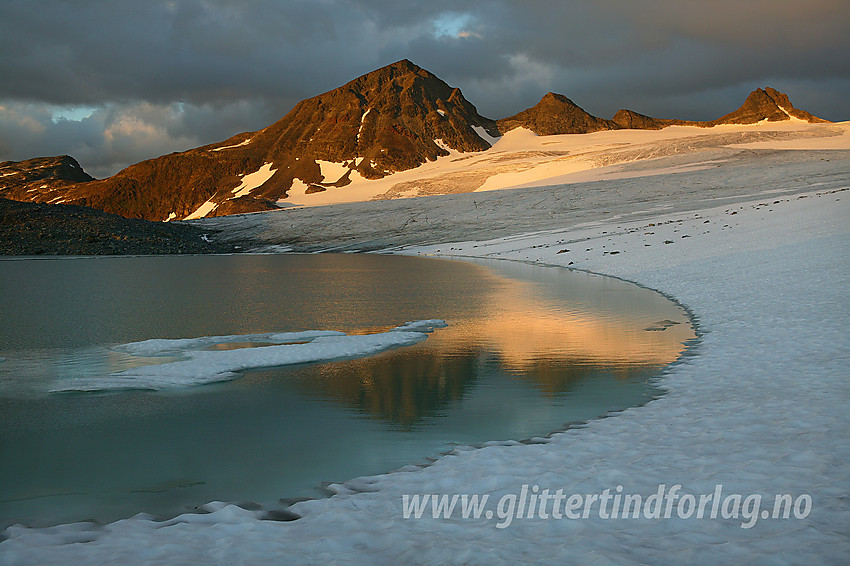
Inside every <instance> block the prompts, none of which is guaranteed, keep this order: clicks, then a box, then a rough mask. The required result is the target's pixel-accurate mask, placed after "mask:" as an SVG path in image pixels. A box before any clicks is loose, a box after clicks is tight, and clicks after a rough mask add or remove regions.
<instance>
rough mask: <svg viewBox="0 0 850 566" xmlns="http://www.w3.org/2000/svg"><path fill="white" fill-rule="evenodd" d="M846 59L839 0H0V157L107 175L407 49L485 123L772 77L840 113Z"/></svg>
mask: <svg viewBox="0 0 850 566" xmlns="http://www.w3.org/2000/svg"><path fill="white" fill-rule="evenodd" d="M848 52H850V4H848V3H847V2H846V0H813V1H809V2H806V3H801V2H799V1H794V2H791V1H786V0H736V1H732V0H710V1H705V2H699V1H682V0H647V1H644V2H634V1H631V0H628V1H626V0H620V1H617V0H593V1H591V0H583V1H559V0H558V1H556V0H551V1H543V0H537V1H524V2H518V1H517V2H511V1H506V0H501V1H500V0H489V1H487V2H472V1H463V0H455V1H443V0H431V1H428V2H399V1H398V0H392V1H390V0H309V1H307V0H302V1H277V0H248V1H241V2H235V1H232V2H225V1H221V0H184V1H181V0H173V1H162V0H147V1H144V2H140V1H117V0H74V1H70V0H66V1H59V0H41V1H38V2H34V1H21V0H0V159H23V158H26V157H32V156H35V155H46V154H57V153H71V154H73V155H75V156H77V157H78V158H79V159H80V160H81V161H83V165H84V166H86V167H87V168H89V169H92V170H95V171H96V172H97V173H100V174H106V173H109V172H112V171H114V170H115V169H116V168H119V167H121V166H123V165H126V164H128V163H131V162H134V161H138V160H140V159H143V158H147V157H152V156H155V155H159V154H162V153H165V152H168V151H173V150H178V149H185V148H188V147H192V146H195V145H200V144H202V143H208V142H211V141H216V140H220V139H224V138H226V137H229V136H230V135H232V134H234V133H236V132H239V131H245V130H253V129H258V128H261V127H263V126H265V125H267V124H269V123H271V122H273V121H274V120H276V119H277V118H279V117H281V116H282V115H283V114H285V113H286V112H287V111H288V110H289V109H290V108H291V107H292V105H294V104H295V103H296V102H297V101H298V100H300V99H302V98H305V97H308V96H312V95H315V94H318V93H320V92H324V91H326V90H329V89H331V88H334V87H336V86H338V85H340V84H342V83H344V82H346V81H348V80H350V79H352V78H354V77H356V76H358V75H360V74H362V73H365V72H368V71H370V70H372V69H375V68H377V67H380V66H382V65H384V64H387V63H391V62H393V61H396V60H398V59H401V58H405V57H407V58H409V59H411V60H412V61H414V62H415V63H417V64H419V65H421V66H423V67H425V68H427V69H429V70H430V71H432V72H434V73H435V74H437V75H438V76H440V77H441V78H443V79H444V80H446V81H447V82H448V83H449V84H452V85H453V86H459V87H461V88H462V89H463V91H464V94H465V95H466V97H467V98H469V99H470V100H471V101H472V102H473V103H474V104H476V105H477V106H478V108H479V111H481V113H483V114H485V115H488V116H490V117H493V118H500V117H504V116H507V115H510V114H513V113H515V112H517V111H519V110H522V109H524V108H526V107H528V106H530V105H532V104H535V103H536V102H537V100H539V98H540V97H541V96H542V95H543V94H544V93H545V92H546V91H549V90H552V91H556V92H561V93H563V94H566V95H567V96H569V97H570V98H572V99H573V100H574V101H575V102H576V103H578V104H580V105H581V106H583V107H585V108H586V109H587V110H589V111H591V112H593V113H595V114H598V115H602V116H606V117H608V116H611V115H612V114H613V113H614V112H615V111H616V110H617V109H618V108H621V107H630V108H633V109H635V110H637V111H639V112H643V113H646V114H651V115H657V116H662V117H682V118H692V119H707V118H714V117H717V116H719V115H721V114H724V113H726V112H728V111H730V110H732V109H734V108H735V107H737V106H738V105H739V104H740V103H741V102H742V100H743V98H744V97H745V96H746V94H747V93H748V92H749V91H750V90H752V89H753V88H755V87H758V86H765V85H772V86H775V87H776V88H779V89H780V90H784V91H787V92H788V93H789V95H790V96H791V99H792V101H793V102H794V103H795V104H796V105H797V106H799V107H802V108H805V109H807V110H810V111H811V112H813V113H814V114H816V115H821V116H823V117H825V118H829V119H846V118H850V101H848V97H847V96H846V94H847V93H848V92H850V58H848V57H847V56H846V53H848ZM56 106H59V107H71V106H87V107H90V108H94V109H95V110H94V113H93V114H92V115H91V116H90V117H89V118H86V119H85V120H82V121H67V120H61V119H57V114H56V113H55V111H54V110H55V107H56Z"/></svg>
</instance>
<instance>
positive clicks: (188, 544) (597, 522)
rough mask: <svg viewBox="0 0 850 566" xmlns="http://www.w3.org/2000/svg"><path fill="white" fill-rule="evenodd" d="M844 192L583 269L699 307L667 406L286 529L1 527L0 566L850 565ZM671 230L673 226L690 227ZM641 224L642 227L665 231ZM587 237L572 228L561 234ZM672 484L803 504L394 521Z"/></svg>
mask: <svg viewBox="0 0 850 566" xmlns="http://www.w3.org/2000/svg"><path fill="white" fill-rule="evenodd" d="M845 194H846V193H844V194H831V195H827V194H824V195H815V194H811V195H807V196H808V197H809V198H806V199H805V200H800V201H798V200H795V199H793V198H789V199H788V200H787V201H786V202H784V203H782V204H781V205H777V206H773V207H772V208H770V209H767V208H764V209H759V210H756V209H755V207H748V208H745V207H744V206H741V209H740V211H738V210H736V213H737V214H736V216H735V217H734V218H724V221H725V222H726V226H727V227H728V229H726V230H724V229H721V228H719V227H718V228H716V229H711V230H707V229H703V230H702V232H699V233H697V232H694V233H693V234H691V233H688V234H687V235H688V236H692V237H690V238H688V239H686V240H682V239H678V238H677V240H675V242H676V243H675V245H669V244H668V245H664V244H663V242H664V240H663V238H664V237H665V236H664V235H663V234H662V232H663V230H662V229H660V228H659V229H657V230H654V231H653V230H647V229H645V228H643V227H642V226H637V225H635V226H633V228H636V229H640V230H641V232H640V233H647V232H656V233H657V234H655V236H657V237H658V238H660V239H661V241H659V242H655V241H654V240H653V242H652V243H651V245H649V246H646V245H645V244H643V243H640V244H639V245H635V246H634V247H628V246H626V244H623V246H624V247H623V248H621V249H625V250H627V251H626V252H625V253H620V254H618V255H615V256H614V257H611V255H610V254H607V255H605V256H604V257H603V256H602V255H599V256H598V257H597V258H595V259H594V258H592V257H588V258H587V260H586V261H585V262H584V264H583V267H585V268H588V269H595V270H597V271H605V272H607V273H612V274H615V275H619V276H621V277H625V278H629V279H633V280H636V281H638V282H640V283H643V284H645V285H648V286H651V287H654V288H657V289H660V290H662V291H664V292H666V293H669V294H671V295H672V296H674V297H676V298H678V299H679V300H680V301H682V302H683V303H684V304H686V305H687V306H689V307H690V308H691V309H692V310H693V312H694V313H696V316H697V318H698V322H699V325H700V329H701V332H702V342H701V344H700V346H699V349H698V352H697V355H694V356H689V357H686V358H685V359H683V360H682V361H681V362H680V363H678V364H675V365H673V366H671V367H670V368H669V370H668V371H667V372H666V374H665V376H664V380H663V382H664V384H665V386H666V387H667V388H668V389H669V392H668V394H667V395H665V396H663V397H661V398H660V399H657V400H655V401H653V402H652V403H649V404H648V405H645V406H643V407H637V408H632V409H628V410H625V411H623V412H622V413H620V414H618V415H617V416H615V417H613V418H607V419H602V420H597V421H593V422H590V423H588V424H587V425H586V426H582V427H579V428H572V429H569V430H567V431H566V432H563V433H560V434H556V435H553V436H552V437H551V438H549V439H548V440H547V441H545V442H544V441H542V440H541V442H535V443H529V444H520V443H501V444H493V445H488V446H485V447H483V448H479V449H468V448H463V447H461V448H458V449H456V450H455V451H453V452H452V453H451V454H449V455H446V456H445V457H443V458H441V459H439V460H437V461H436V462H434V463H433V465H431V466H428V467H425V468H419V467H416V468H414V467H411V468H406V469H403V470H402V471H400V472H396V473H392V474H386V475H381V476H375V477H371V478H359V479H357V480H352V481H350V482H347V483H346V484H343V485H337V486H332V487H334V489H336V490H337V492H338V493H337V495H336V496H334V497H331V498H329V499H324V500H311V501H305V502H300V503H297V504H295V505H293V506H292V507H291V508H290V509H291V511H292V512H294V513H297V514H298V515H301V517H302V518H301V519H299V520H296V521H292V522H279V521H272V520H265V519H266V517H264V515H263V514H262V513H261V512H258V511H250V510H245V509H241V508H239V507H237V506H235V505H231V504H224V503H213V504H210V505H209V506H208V509H207V510H208V511H210V513H208V514H191V515H182V516H179V517H176V518H174V519H171V520H169V521H165V522H158V521H154V520H152V519H151V518H150V517H146V516H136V517H133V518H129V519H125V520H122V521H117V522H114V523H110V524H107V525H94V524H88V523H78V524H73V525H63V526H58V527H52V528H48V529H29V528H24V527H20V526H12V527H10V528H8V529H7V530H6V531H5V533H4V535H5V536H6V537H7V540H5V541H3V542H2V543H0V561H2V562H3V563H6V564H72V563H73V564H103V563H116V562H121V563H137V564H160V563H169V564H197V563H216V564H224V563H229V564H252V563H258V562H261V561H281V562H287V563H297V564H324V563H331V562H335V561H336V562H345V563H353V564H440V563H466V564H516V563H528V562H535V561H541V560H546V561H551V562H553V563H565V564H685V563H687V564H718V563H748V564H749V563H752V564H801V563H807V564H808V563H812V564H842V563H844V560H846V557H847V556H848V555H850V537H848V532H850V531H848V525H850V491H849V490H848V485H850V459H848V457H847V455H848V453H850V419H849V418H848V413H847V411H846V403H847V400H848V399H850V381H848V379H847V378H848V370H847V368H848V361H850V342H848V339H847V336H848V330H850V325H849V323H848V320H850V319H848V314H850V313H848V310H847V304H848V303H847V300H846V299H847V297H846V289H847V287H848V282H850V261H848V260H850V257H848V253H847V250H848V249H850V226H848V223H847V221H846V219H847V218H848V217H850V216H848V215H850V211H848V209H847V205H846V201H847V199H846V197H845V196H844V195H845ZM677 218H678V219H683V221H682V222H681V226H690V225H693V226H695V227H696V226H698V225H699V226H702V225H703V224H704V222H705V217H703V218H699V219H698V220H696V219H694V218H693V217H691V218H686V217H685V215H684V214H679V216H678V217H677ZM677 218H673V220H674V221H675V220H676V219H677ZM712 218H715V217H711V218H708V219H709V220H712ZM718 218H723V217H718ZM715 219H716V218H715ZM654 220H655V221H654V222H653V224H654V226H653V228H656V227H658V226H664V225H663V224H659V223H663V222H666V221H667V220H670V219H669V218H666V217H659V218H658V219H654ZM599 227H600V228H602V229H603V231H604V232H606V234H605V238H606V239H607V238H609V237H610V238H611V240H612V241H614V240H618V242H615V243H622V242H625V236H624V235H626V234H628V231H626V230H624V231H622V232H617V231H616V230H614V231H613V233H612V228H618V227H619V226H618V225H617V224H616V223H615V222H613V221H612V222H610V223H608V224H603V225H601V226H599ZM670 229H671V231H672V229H673V228H672V225H671V228H670ZM677 229H681V228H677ZM709 232H710V233H709ZM683 234H684V233H680V234H678V236H679V237H681V236H682V235H683ZM570 236H571V234H565V233H558V234H555V233H541V234H530V235H527V236H523V237H521V238H512V239H511V240H510V241H509V242H508V241H502V242H500V241H495V240H494V241H492V242H489V243H487V245H486V246H485V245H483V244H482V243H480V242H479V243H474V244H473V243H469V244H468V245H455V246H454V249H455V250H460V251H458V253H459V254H464V253H465V254H470V255H471V254H475V253H477V254H479V255H492V256H494V257H505V258H511V257H518V256H520V257H522V256H527V255H529V254H530V253H536V252H538V251H539V249H540V248H539V246H541V245H543V244H546V243H550V244H554V243H555V242H557V241H558V240H560V239H564V238H567V239H570ZM584 238H585V236H584V235H576V234H572V238H571V241H573V242H574V243H576V242H578V243H581V242H583V241H584ZM671 241H673V240H672V239H671ZM655 243H658V244H659V245H654V244H655ZM473 245H475V246H476V248H475V249H476V250H477V251H473V250H472V248H473ZM533 246H535V247H536V248H535V249H534V252H530V250H532V249H533ZM588 247H590V246H588ZM558 248H559V246H553V247H552V251H551V252H550V255H551V257H547V258H545V259H546V260H547V261H550V262H552V263H557V262H562V263H567V262H568V258H565V257H564V256H566V255H567V254H566V253H564V254H561V255H560V256H556V255H555V254H556V251H557V250H558ZM443 249H447V248H446V247H443ZM582 249H584V246H582ZM414 251H415V250H414ZM422 251H429V250H424V249H423V250H422ZM618 251H619V249H618ZM583 260H584V258H583ZM674 484H679V485H681V486H682V487H681V489H682V492H684V493H692V494H708V493H712V492H713V490H714V489H715V487H716V486H717V485H720V484H722V486H723V490H724V492H725V493H739V494H742V495H743V496H747V495H748V494H763V496H764V497H765V499H767V498H768V497H772V496H773V494H778V493H788V494H793V495H794V496H795V497H796V496H799V495H802V494H808V495H809V496H810V497H811V501H812V508H811V512H810V513H809V514H808V516H807V517H806V518H804V519H795V518H793V517H792V518H789V519H770V518H768V519H764V520H761V519H760V520H758V521H757V523H756V524H754V525H752V527H751V528H742V519H741V517H740V516H738V517H729V518H717V519H708V518H706V519H696V518H691V519H684V518H676V517H673V518H669V519H664V518H660V519H655V518H643V517H641V518H628V519H623V518H620V519H610V518H609V519H603V518H601V517H600V516H599V515H598V514H595V513H594V514H591V515H590V516H589V517H587V518H584V519H567V518H563V519H554V518H552V517H549V518H548V519H545V518H542V517H539V516H534V517H533V518H524V517H523V518H517V519H515V520H514V521H513V522H512V524H511V525H510V527H508V528H502V529H500V528H497V526H496V525H497V522H496V521H495V520H488V519H487V518H486V517H485V518H480V519H462V518H460V517H459V516H455V517H452V518H431V517H430V516H429V515H427V514H426V516H424V517H423V518H420V519H412V518H409V519H405V518H404V517H403V509H402V501H403V497H404V496H405V495H412V494H453V493H454V494H457V493H461V494H489V495H490V496H491V497H492V498H494V499H499V498H501V497H504V496H506V495H510V494H517V493H519V492H520V490H521V488H522V486H523V485H526V486H538V487H539V488H540V489H550V490H557V489H563V490H564V491H565V492H566V493H567V494H599V493H601V492H602V491H603V490H605V489H610V490H613V489H614V488H615V486H618V485H620V486H623V488H624V489H623V491H624V492H625V493H631V494H641V495H643V496H644V497H645V498H646V497H649V496H650V495H651V494H654V493H656V492H657V490H658V489H659V486H661V485H665V486H670V485H674Z"/></svg>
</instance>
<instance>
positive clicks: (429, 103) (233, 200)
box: [0, 60, 824, 221]
mask: <svg viewBox="0 0 850 566" xmlns="http://www.w3.org/2000/svg"><path fill="white" fill-rule="evenodd" d="M792 118H797V119H801V120H806V121H809V122H819V121H824V120H820V119H819V118H815V117H814V116H812V115H811V114H809V113H807V112H805V111H802V110H798V109H796V108H794V107H793V105H792V104H791V102H790V100H789V99H788V97H787V96H786V95H784V94H782V93H780V92H778V91H776V90H774V89H772V88H767V89H758V90H756V91H753V92H752V93H751V94H750V95H749V96H748V97H747V99H746V101H745V102H744V104H743V105H742V106H741V107H740V108H739V109H738V110H736V111H734V112H732V113H730V114H727V115H725V116H723V117H721V118H718V119H717V120H714V121H711V122H692V121H684V120H669V119H658V118H652V117H650V116H645V115H642V114H639V113H637V112H634V111H631V110H620V111H619V112H617V113H616V114H615V115H614V117H613V118H612V119H610V120H608V119H604V118H598V117H596V116H593V115H591V114H589V113H588V112H586V111H585V110H583V109H582V108H581V107H579V106H578V105H576V104H575V103H574V102H573V101H571V100H570V99H569V98H567V97H565V96H563V95H561V94H556V93H551V92H550V93H548V94H546V95H545V96H544V97H543V98H542V99H541V101H540V102H539V103H538V104H537V105H535V106H533V107H532V108H529V109H527V110H524V111H522V112H520V113H518V114H516V115H514V116H511V117H508V118H503V119H501V120H498V121H493V120H490V119H489V118H485V117H483V116H481V115H480V114H479V113H478V111H477V110H476V108H475V106H474V105H473V104H471V103H470V102H469V101H467V100H466V99H465V98H464V97H463V94H462V93H461V91H460V90H459V89H457V88H453V87H451V86H449V85H448V84H446V83H445V82H443V81H442V80H440V79H439V78H438V77H436V76H435V75H433V74H432V73H430V72H428V71H426V70H425V69H422V68H421V67H418V66H416V65H415V64H413V63H411V62H410V61H408V60H402V61H398V62H396V63H393V64H392V65H388V66H386V67H382V68H380V69H378V70H376V71H372V72H371V73H367V74H365V75H363V76H361V77H358V78H356V79H354V80H352V81H350V82H348V83H346V84H345V85H343V86H341V87H339V88H336V89H334V90H331V91H328V92H326V93H324V94H320V95H318V96H314V97H312V98H308V99H306V100H303V101H301V102H300V103H298V104H297V105H296V106H295V107H294V108H293V109H292V110H291V111H290V112H289V113H288V114H287V115H286V116H284V117H283V118H281V119H280V120H278V121H277V122H275V123H274V124H272V125H270V126H268V127H267V128H264V129H262V130H259V131H256V132H244V133H241V134H237V135H235V136H233V137H231V138H229V139H227V140H224V141H222V142H218V143H214V144H209V145H206V146H202V147H198V148H195V149H190V150H188V151H183V152H178V153H172V154H169V155H164V156H161V157H158V158H155V159H149V160H146V161H142V162H140V163H137V164H135V165H131V166H130V167H127V168H126V169H124V170H122V171H120V172H119V173H117V174H115V175H113V176H112V177H109V178H107V179H101V180H95V179H92V178H91V177H90V176H88V175H87V174H86V173H85V172H84V171H83V170H82V168H81V167H80V166H79V164H78V163H77V162H76V161H74V160H73V159H72V158H70V157H68V156H61V157H55V158H36V159H31V160H27V161H22V162H4V163H0V197H3V198H9V199H13V200H19V201H33V202H48V203H54V204H75V205H83V206H88V207H91V208H95V209H99V210H102V211H106V212H110V213H114V214H119V215H122V216H125V217H129V218H143V219H148V220H159V221H163V220H181V219H192V218H199V217H205V216H221V215H229V214H236V213H243V212H254V211H262V210H271V209H275V208H277V207H278V203H280V202H286V199H287V198H289V197H290V196H291V195H292V194H310V193H315V192H321V191H327V190H345V189H344V187H346V186H348V185H350V184H351V183H352V182H354V181H358V182H360V181H363V180H370V179H379V178H382V177H385V176H387V175H391V174H393V173H396V172H399V171H405V170H408V169H413V168H415V167H418V166H420V165H422V164H423V163H426V162H428V161H433V160H436V159H437V158H439V157H442V156H447V155H450V152H452V151H456V152H475V151H483V150H486V149H488V148H489V147H490V144H491V141H492V140H493V139H494V138H496V137H498V136H500V135H501V134H503V133H506V132H508V131H510V130H512V129H515V128H518V127H523V128H527V129H529V130H531V131H533V132H535V133H536V134H538V135H554V134H567V133H589V132H595V131H600V130H616V129H624V128H628V129H660V128H664V127H667V126H670V125H693V126H702V127H709V126H714V125H719V124H753V123H758V122H760V121H763V120H766V121H777V120H790V119H792Z"/></svg>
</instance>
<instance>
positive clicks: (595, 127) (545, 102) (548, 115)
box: [498, 92, 617, 136]
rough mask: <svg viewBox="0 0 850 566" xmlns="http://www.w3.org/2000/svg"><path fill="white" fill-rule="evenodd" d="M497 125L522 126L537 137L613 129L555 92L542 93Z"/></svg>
mask: <svg viewBox="0 0 850 566" xmlns="http://www.w3.org/2000/svg"><path fill="white" fill-rule="evenodd" d="M498 125H499V130H500V131H501V132H502V133H505V132H508V131H510V130H513V129H514V128H526V129H528V130H531V131H532V132H534V133H535V134H537V135H539V136H547V135H553V134H584V133H588V132H597V131H599V130H613V129H616V128H617V125H616V124H614V122H612V121H611V120H604V119H602V118H597V117H596V116H593V115H591V114H589V113H587V112H585V111H584V109H582V108H581V107H580V106H578V105H577V104H576V103H575V102H573V101H572V100H570V99H569V98H567V97H566V96H564V95H563V94H558V93H555V92H548V93H546V94H545V95H544V96H543V98H541V99H540V102H538V103H537V104H536V105H534V106H532V107H531V108H528V109H526V110H523V111H522V112H520V113H519V114H515V115H514V116H511V117H509V118H503V119H501V120H499V121H498Z"/></svg>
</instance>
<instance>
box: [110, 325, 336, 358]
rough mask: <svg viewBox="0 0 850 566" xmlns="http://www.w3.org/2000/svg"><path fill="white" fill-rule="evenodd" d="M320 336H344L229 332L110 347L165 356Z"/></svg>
mask: <svg viewBox="0 0 850 566" xmlns="http://www.w3.org/2000/svg"><path fill="white" fill-rule="evenodd" d="M322 336H345V332H339V331H336V330H307V331H305V332H268V333H265V334H231V335H227V336H201V337H200V338H177V339H167V338H154V339H152V340H144V341H142V342H130V343H128V344H121V345H119V346H115V347H114V348H112V349H113V350H115V351H117V352H124V353H125V354H132V355H134V356H165V355H171V354H174V353H179V352H183V351H185V350H200V349H202V348H207V347H209V346H214V345H216V344H233V343H235V342H252V343H260V344H263V343H268V344H281V343H284V342H309V341H310V340H313V339H315V338H320V337H322Z"/></svg>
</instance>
